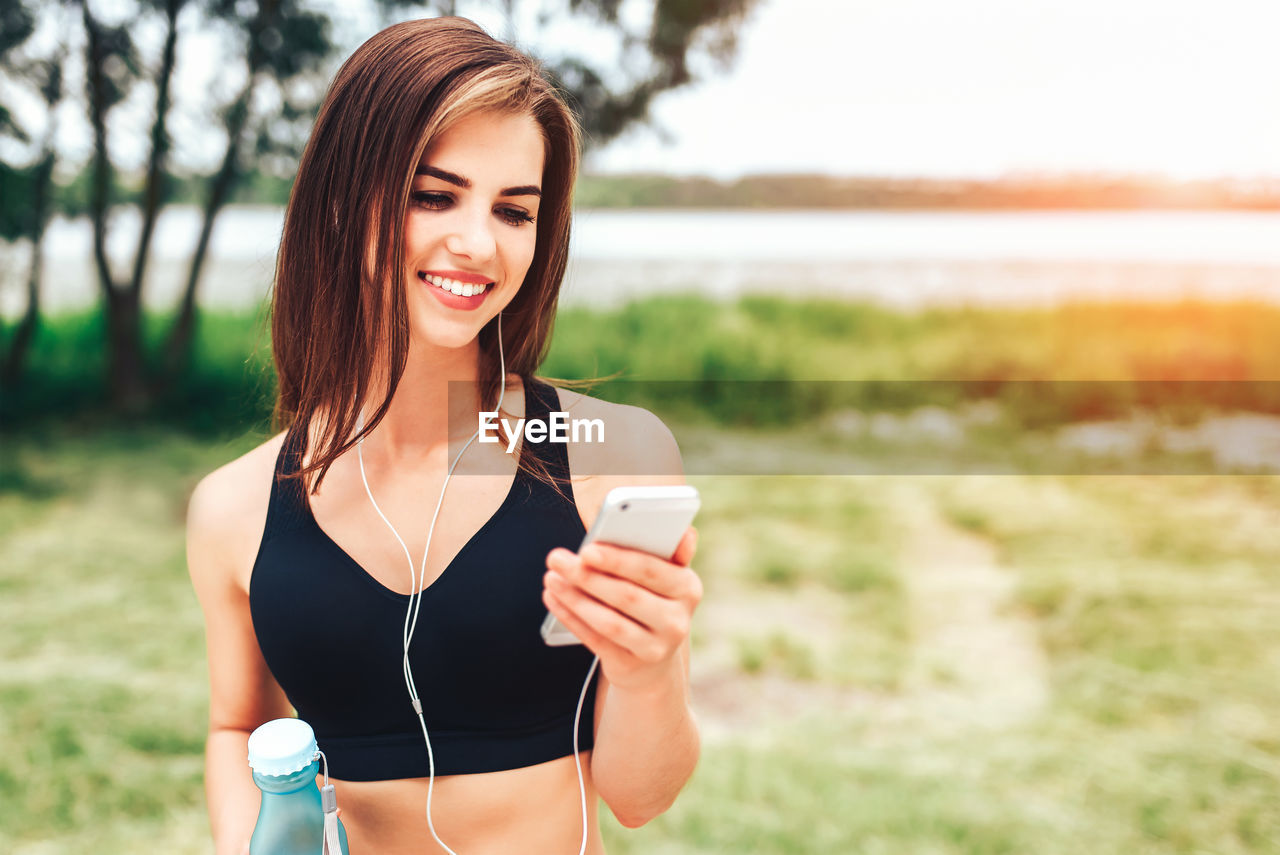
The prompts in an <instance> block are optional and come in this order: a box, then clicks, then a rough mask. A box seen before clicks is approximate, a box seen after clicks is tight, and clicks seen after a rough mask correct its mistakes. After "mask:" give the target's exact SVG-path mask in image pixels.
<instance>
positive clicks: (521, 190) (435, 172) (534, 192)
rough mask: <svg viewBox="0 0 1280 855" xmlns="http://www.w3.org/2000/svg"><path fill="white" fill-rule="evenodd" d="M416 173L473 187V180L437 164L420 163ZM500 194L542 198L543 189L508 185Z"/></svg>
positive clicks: (458, 185) (457, 184)
mask: <svg viewBox="0 0 1280 855" xmlns="http://www.w3.org/2000/svg"><path fill="white" fill-rule="evenodd" d="M413 174H414V175H430V176H431V177H432V178H439V179H440V180H441V181H448V182H449V183H450V184H452V185H454V186H455V187H461V188H462V189H463V190H470V189H471V180H470V179H469V178H463V177H462V176H461V175H458V174H456V173H453V172H449V171H447V170H444V169H440V168H438V167H435V166H428V165H426V164H425V163H423V164H419V166H418V168H417V169H415V170H414V171H413ZM498 195H499V196H537V197H538V198H539V199H541V198H542V190H540V189H539V188H538V187H537V186H535V185H533V184H522V185H520V186H519V187H507V188H505V189H503V190H502V191H501V192H499V193H498Z"/></svg>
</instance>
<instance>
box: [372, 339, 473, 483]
mask: <svg viewBox="0 0 1280 855" xmlns="http://www.w3.org/2000/svg"><path fill="white" fill-rule="evenodd" d="M479 357H480V347H479V344H478V343H477V342H475V341H473V342H472V343H471V344H470V345H468V346H466V347H461V348H443V347H432V346H430V345H422V346H421V347H417V346H410V348H409V353H408V355H407V357H406V359H405V367H404V373H403V374H401V375H400V382H399V383H398V384H397V386H396V391H395V396H394V397H393V398H392V400H391V407H390V408H389V409H388V410H387V414H386V416H385V417H383V419H382V421H381V422H379V423H378V426H377V428H375V429H374V432H373V434H372V436H371V439H372V438H373V437H376V440H375V441H374V442H373V443H370V444H372V445H376V446H377V454H378V456H380V457H385V458H387V459H388V460H389V461H401V460H406V461H407V460H420V459H422V458H424V457H426V456H427V455H428V454H430V453H431V452H433V451H436V450H438V449H439V447H440V446H441V445H442V444H444V443H447V442H449V441H451V440H462V441H465V440H466V438H467V437H469V436H470V435H471V434H472V433H473V432H474V431H475V428H476V413H477V411H478V409H479V406H480V404H479V400H480V399H479V395H478V390H477V388H476V379H477V376H478V364H479Z"/></svg>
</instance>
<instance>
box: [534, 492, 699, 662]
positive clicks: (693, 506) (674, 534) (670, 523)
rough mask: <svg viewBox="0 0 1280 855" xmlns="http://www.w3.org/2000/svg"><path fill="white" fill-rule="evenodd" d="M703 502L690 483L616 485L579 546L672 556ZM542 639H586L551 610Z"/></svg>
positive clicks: (568, 641) (552, 643)
mask: <svg viewBox="0 0 1280 855" xmlns="http://www.w3.org/2000/svg"><path fill="white" fill-rule="evenodd" d="M701 504H702V499H701V498H700V497H699V496H698V491H697V489H696V488H694V487H690V486H687V485H683V486H678V487H615V488H614V489H612V490H610V491H609V495H607V496H605V497H604V502H602V503H601V505H600V512H599V513H598V514H596V518H595V521H594V522H593V523H592V524H591V530H590V531H588V532H587V534H586V537H584V538H582V543H581V544H580V545H579V546H578V549H579V551H581V549H582V547H583V546H586V545H587V544H588V543H612V544H614V545H616V546H626V547H629V548H631V549H638V550H640V551H641V552H648V553H649V554H650V555H656V556H658V557H659V558H662V559H664V560H665V559H669V558H671V555H672V554H673V553H674V552H675V551H676V547H677V546H679V545H680V538H681V537H683V536H684V533H685V529H687V528H688V527H689V524H690V523H691V522H693V517H694V515H695V514H696V513H697V512H698V508H699V506H701ZM542 640H543V641H545V642H546V643H547V644H548V645H550V646H552V647H563V646H565V645H567V644H581V643H582V642H581V641H580V640H579V639H578V637H577V636H576V635H574V634H573V633H572V632H570V631H569V628H568V627H566V626H565V625H564V624H562V623H561V622H560V621H559V620H558V619H557V618H556V616H555V615H553V614H551V613H550V612H548V613H547V616H546V618H545V619H544V620H543V621H542Z"/></svg>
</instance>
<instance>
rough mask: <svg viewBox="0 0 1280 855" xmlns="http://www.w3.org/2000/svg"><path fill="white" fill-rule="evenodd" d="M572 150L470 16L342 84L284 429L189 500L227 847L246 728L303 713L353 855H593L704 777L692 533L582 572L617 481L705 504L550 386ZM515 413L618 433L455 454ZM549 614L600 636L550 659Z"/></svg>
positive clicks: (331, 123)
mask: <svg viewBox="0 0 1280 855" xmlns="http://www.w3.org/2000/svg"><path fill="white" fill-rule="evenodd" d="M578 149H579V134H578V130H577V126H576V124H575V121H574V119H573V116H572V114H571V113H570V112H569V111H568V110H567V109H566V108H565V106H564V104H563V103H562V101H561V100H560V99H559V97H558V96H557V94H556V93H555V91H554V90H553V89H552V87H551V86H550V85H549V84H548V82H547V80H546V79H545V78H544V76H543V75H542V73H541V71H540V69H539V67H538V66H537V64H536V63H535V62H534V61H532V60H531V59H529V58H528V57H526V56H524V55H523V54H521V53H520V52H518V51H516V50H515V49H513V48H511V47H509V46H507V45H505V44H502V43H500V42H497V41H495V40H493V39H492V38H490V37H489V36H487V35H486V34H485V33H484V32H483V31H482V30H480V29H479V28H478V27H476V26H475V25H474V24H472V23H471V22H469V21H466V20H464V19H459V18H441V19H432V20H423V21H412V22H407V23H403V24H397V25H395V26H392V27H390V28H388V29H386V30H384V31H382V32H381V33H378V34H377V35H376V36H374V37H373V38H371V39H370V40H369V41H368V42H366V43H365V44H364V45H363V46H362V47H361V48H360V49H359V50H357V51H356V53H355V54H354V55H353V56H352V57H351V58H350V59H349V60H348V61H347V62H346V64H345V65H344V66H343V67H342V69H341V70H340V71H339V72H338V75H337V77H336V78H335V80H334V82H333V84H332V86H331V88H330V90H329V93H328V95H327V97H326V99H325V102H324V105H323V107H322V108H321V111H320V114H319V117H318V118H317V120H316V125H315V128H314V132H313V134H312V137H311V139H310V140H309V142H308V144H307V147H306V151H305V152H304V154H303V157H302V161H301V163H300V165H299V169H298V175H297V179H296V181H295V184H294V188H293V193H292V195H291V197H290V200H289V207H288V211H287V214H286V217H285V227H284V234H283V237H282V240H281V244H280V251H279V256H278V262H277V270H276V283H275V290H274V294H273V320H272V333H273V342H272V345H273V349H274V356H275V364H276V370H277V374H278V379H279V398H278V401H277V413H278V415H279V416H280V420H281V422H282V423H283V426H285V427H286V428H287V430H285V431H284V432H283V433H281V434H280V435H277V436H276V437H274V438H273V439H271V440H269V441H268V442H266V443H264V444H263V445H261V446H259V447H258V448H256V449H254V450H252V451H250V452H249V453H247V454H245V455H244V456H243V457H241V458H239V459H237V460H235V461H232V462H231V463H228V464H226V465H225V466H223V467H222V468H220V469H218V470H217V471H215V472H213V473H211V474H210V475H208V476H207V477H206V478H205V479H204V480H203V481H201V483H200V484H199V486H198V487H197V488H196V490H195V493H194V494H193V495H192V498H191V504H190V510H189V518H188V564H189V567H190V573H191V577H192V581H193V583H194V585H195V588H196V592H197V594H198V596H199V599H200V602H201V606H202V608H203V610H204V615H205V622H206V633H207V644H208V654H209V673H210V720H209V740H208V748H207V774H206V790H207V796H208V804H209V813H210V820H211V824H212V827H213V835H214V840H215V843H216V848H217V851H218V853H220V855H240V853H242V852H244V851H245V850H246V848H247V841H248V838H249V835H250V832H251V830H252V828H253V825H254V822H255V820H256V816H257V807H258V800H259V797H258V793H257V790H256V788H255V787H254V784H253V782H252V780H251V778H250V774H249V769H248V767H247V766H246V762H245V757H246V741H247V739H248V736H249V733H250V732H252V731H253V730H254V728H256V727H257V726H258V725H260V724H262V723H263V722H265V721H268V720H270V719H273V718H278V717H282V716H289V715H292V714H293V713H294V710H295V708H296V710H297V714H298V715H299V717H301V718H303V719H305V720H307V721H308V722H309V723H310V724H311V725H312V727H313V728H314V729H315V731H316V736H317V739H318V742H319V745H320V748H321V750H323V751H324V752H325V753H326V756H327V758H328V762H329V772H330V776H331V778H333V779H334V781H335V783H336V787H337V796H338V803H339V805H341V807H342V821H343V824H344V825H345V826H346V828H347V832H348V836H349V840H350V845H351V850H352V852H353V853H355V855H367V853H378V855H400V853H405V855H407V853H415V855H417V853H439V852H456V853H458V855H489V853H492V855H499V853H500V854H501V855H510V853H513V852H519V853H532V854H533V855H543V853H546V855H560V853H566V855H568V853H573V852H579V851H584V850H585V851H587V852H593V853H600V852H603V846H602V843H601V838H600V833H599V830H598V827H597V823H596V811H595V805H596V803H597V802H596V800H597V798H601V799H603V800H604V801H605V802H606V804H608V806H609V807H610V809H612V811H613V812H614V814H615V816H617V818H618V819H619V820H620V821H621V822H622V823H623V824H624V825H627V826H631V827H634V826H639V825H641V824H643V823H645V822H646V821H648V820H649V819H651V818H652V817H654V816H656V815H657V814H659V813H661V812H662V811H664V810H665V809H666V808H667V807H668V806H670V805H671V803H672V801H673V800H674V799H675V797H676V794H677V793H678V792H679V790H680V789H681V787H682V786H683V785H684V783H685V781H686V780H687V779H688V777H689V775H690V774H691V773H692V770H693V768H694V765H695V764H696V762H697V756H698V735H697V729H696V726H695V723H694V720H693V716H692V714H691V712H690V709H689V690H688V655H689V652H688V651H689V645H688V636H689V626H690V620H691V617H692V614H693V611H694V608H695V606H696V605H697V603H698V600H699V598H700V597H701V585H700V583H699V581H698V577H697V576H696V574H695V573H694V572H693V570H692V569H690V566H689V565H690V562H691V560H692V558H693V554H694V549H695V542H696V533H695V532H694V530H693V529H692V528H691V529H689V530H688V531H687V532H686V533H685V536H684V538H683V540H682V541H681V544H680V547H679V549H677V551H676V553H675V555H674V556H673V557H672V559H671V560H670V561H664V560H660V559H658V558H654V557H652V556H649V555H646V554H643V553H640V552H636V551H633V550H626V549H621V548H615V547H603V546H599V547H596V546H593V547H590V548H588V549H584V550H583V553H582V554H581V555H578V554H575V552H574V551H573V550H575V549H576V548H577V546H578V544H579V543H580V541H581V538H582V536H583V533H584V532H585V530H586V528H587V527H588V526H590V524H591V522H592V519H593V517H594V515H595V513H596V510H597V508H598V507H599V505H600V502H601V499H602V498H603V496H604V495H605V493H607V492H608V491H609V490H610V489H611V488H612V487H615V486H622V485H629V484H679V483H682V482H683V477H682V474H681V464H680V457H679V452H678V450H677V448H676V445H675V442H674V440H673V438H672V436H671V433H670V432H669V431H668V430H667V429H666V428H665V426H663V425H662V423H661V422H660V421H659V420H658V419H656V418H655V417H654V416H653V415H652V414H650V413H648V412H646V411H644V410H640V409H636V408H632V407H624V406H618V405H613V404H609V403H606V402H603V401H599V400H595V399H592V398H588V397H584V396H581V395H577V394H574V393H571V392H568V391H565V390H558V389H555V388H553V387H551V386H550V385H548V384H546V383H543V382H542V381H540V380H537V379H535V378H534V376H533V372H534V370H535V369H536V368H537V366H538V365H539V363H540V361H541V359H542V358H543V356H544V355H545V352H546V348H547V344H548V338H549V335H550V331H551V326H552V320H553V317H554V313H555V307H556V301H557V296H558V292H559V288H560V282H561V279H562V277H563V274H564V268H565V260H566V255H567V250H568V240H569V220H570V204H571V196H572V188H573V182H574V179H575V176H576V171H577V164H578ZM499 407H500V409H501V411H502V412H503V414H504V416H506V417H507V418H508V419H509V420H510V421H511V422H512V423H514V420H515V419H516V418H518V417H528V418H530V419H534V418H539V419H543V420H546V419H547V415H548V413H549V412H552V411H556V410H563V411H568V412H569V413H571V415H572V417H573V418H585V419H599V420H600V421H601V422H602V423H603V425H604V428H605V439H606V440H607V442H604V443H598V442H597V443H587V442H586V441H585V439H586V438H585V437H583V438H582V439H581V440H580V441H579V442H576V443H572V442H571V443H567V444H556V443H550V442H543V443H533V442H526V441H521V442H520V443H519V445H518V446H517V447H516V448H515V450H514V453H507V447H506V443H505V442H503V443H484V444H482V443H479V442H472V443H471V444H470V445H468V446H466V447H465V450H462V449H463V447H464V444H465V443H466V442H467V440H468V438H469V437H471V436H472V435H473V434H474V433H475V432H476V426H477V423H478V422H477V413H478V412H479V411H492V410H497V409H499ZM594 438H596V439H598V438H599V437H598V434H597V435H595V437H594ZM460 450H461V454H460V455H459V451H460ZM455 461H456V463H457V469H456V471H453V474H452V477H451V478H450V477H449V476H448V473H449V472H450V466H451V465H453V464H454V463H455ZM570 473H572V476H573V477H572V481H570V480H569V477H568V476H569V474H570ZM445 488H447V490H446V489H445ZM415 592H421V593H420V596H418V597H413V596H412V595H414V594H415ZM548 610H550V612H551V613H553V614H555V615H556V616H557V617H559V618H560V620H561V621H562V622H563V623H564V624H566V625H567V626H568V627H569V629H571V630H572V631H573V632H574V633H575V634H576V635H577V636H578V637H579V638H580V639H582V640H583V641H584V642H585V646H571V647H548V646H546V645H545V644H544V643H543V642H542V639H541V637H540V634H539V631H538V630H539V626H540V624H541V622H542V618H543V617H544V615H545V614H546V612H547V611H548ZM406 636H411V639H412V640H411V642H408V643H407V644H406V642H405V638H406ZM406 646H407V647H408V652H407V653H406V652H405V647H406ZM595 656H598V657H599V662H598V665H599V667H598V669H597V670H596V671H595V672H594V676H592V677H590V678H589V674H590V673H592V671H593V668H592V665H593V659H594V657H595ZM412 698H417V700H416V702H415V701H413V700H412ZM419 707H420V708H421V716H419V713H418V708H419ZM579 708H581V721H580V726H579V729H578V730H576V731H575V724H577V722H578V716H577V710H578V709H579ZM575 735H576V742H575ZM428 742H429V744H430V749H429V748H428ZM588 806H590V808H591V809H590V810H588Z"/></svg>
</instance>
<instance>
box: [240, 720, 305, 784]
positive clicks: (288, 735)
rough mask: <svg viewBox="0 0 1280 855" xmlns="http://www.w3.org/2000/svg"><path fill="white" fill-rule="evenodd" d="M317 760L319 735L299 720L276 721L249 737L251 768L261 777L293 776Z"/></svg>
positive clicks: (260, 727)
mask: <svg viewBox="0 0 1280 855" xmlns="http://www.w3.org/2000/svg"><path fill="white" fill-rule="evenodd" d="M315 759H316V734H315V731H313V730H312V729H311V725H309V724H307V723H306V722H305V721H303V720H302V719H299V718H277V719H275V720H273V721H269V722H267V723H266V724H264V725H261V726H259V727H258V729H257V730H255V731H254V732H253V733H251V734H249V767H250V768H252V769H253V771H255V772H257V773H258V774H259V775H271V776H279V775H292V774H293V773H294V772H299V771H301V770H303V769H305V768H307V767H308V766H310V765H311V763H312V761H313V760H315Z"/></svg>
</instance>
